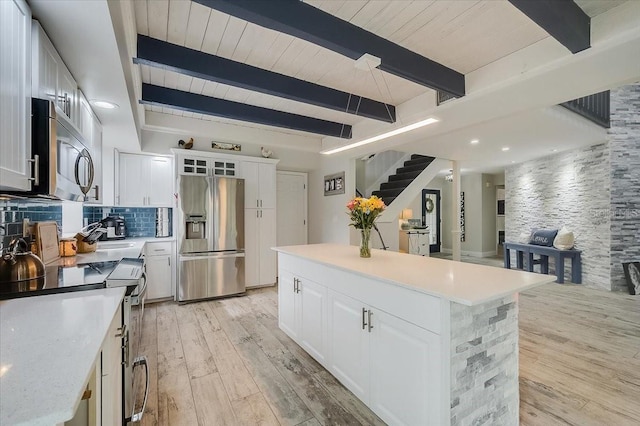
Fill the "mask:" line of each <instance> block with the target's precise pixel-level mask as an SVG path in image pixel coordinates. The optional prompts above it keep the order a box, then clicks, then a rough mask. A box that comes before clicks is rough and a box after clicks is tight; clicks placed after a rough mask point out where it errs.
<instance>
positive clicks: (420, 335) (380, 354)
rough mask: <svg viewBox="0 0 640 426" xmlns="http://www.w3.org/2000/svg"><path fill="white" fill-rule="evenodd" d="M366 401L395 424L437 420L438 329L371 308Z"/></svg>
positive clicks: (438, 403)
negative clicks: (368, 381) (369, 384)
mask: <svg viewBox="0 0 640 426" xmlns="http://www.w3.org/2000/svg"><path fill="white" fill-rule="evenodd" d="M371 324H372V326H373V329H372V333H371V375H370V377H371V387H370V391H371V397H370V407H371V409H372V410H373V411H375V412H376V413H377V414H378V415H379V416H380V418H382V420H384V421H385V422H387V423H389V424H394V425H427V424H433V425H439V424H441V418H440V407H441V404H440V398H443V397H444V398H448V397H449V396H448V395H440V386H441V378H440V374H441V372H440V371H439V368H440V367H439V366H440V358H441V356H440V344H439V337H438V335H436V334H434V333H431V332H429V331H427V330H425V329H423V328H420V327H417V326H415V325H413V324H411V323H409V322H407V321H404V320H401V319H399V318H397V317H394V316H392V315H389V314H387V313H385V312H382V311H379V310H375V309H373V315H372V319H371Z"/></svg>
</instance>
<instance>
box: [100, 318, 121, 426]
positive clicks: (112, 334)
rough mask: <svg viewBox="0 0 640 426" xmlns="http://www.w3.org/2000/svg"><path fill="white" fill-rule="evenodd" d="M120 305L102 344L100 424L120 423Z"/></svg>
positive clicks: (117, 425) (115, 424) (116, 424)
mask: <svg viewBox="0 0 640 426" xmlns="http://www.w3.org/2000/svg"><path fill="white" fill-rule="evenodd" d="M121 327H122V307H120V308H118V310H117V311H116V314H115V316H114V318H113V322H112V323H111V326H110V327H109V331H108V332H107V337H106V338H105V342H104V343H103V345H102V380H101V390H100V394H101V400H102V404H101V405H102V413H101V414H102V415H101V419H102V422H101V424H102V425H105V426H106V425H114V426H119V425H122V417H123V416H122V414H123V413H122V329H121Z"/></svg>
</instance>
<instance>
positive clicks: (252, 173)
mask: <svg viewBox="0 0 640 426" xmlns="http://www.w3.org/2000/svg"><path fill="white" fill-rule="evenodd" d="M242 177H243V178H244V179H245V192H244V200H245V201H244V203H245V204H244V205H245V207H246V208H262V209H275V208H276V165H275V164H271V163H258V162H252V161H244V162H243V163H242Z"/></svg>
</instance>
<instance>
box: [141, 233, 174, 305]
mask: <svg viewBox="0 0 640 426" xmlns="http://www.w3.org/2000/svg"><path fill="white" fill-rule="evenodd" d="M144 252H145V264H146V275H147V301H153V300H157V299H166V298H169V297H171V296H172V295H173V276H174V275H175V274H174V273H173V271H174V269H173V268H174V265H175V262H174V261H173V249H172V243H171V242H169V241H167V242H158V243H155V242H152V243H146V244H145V248H144Z"/></svg>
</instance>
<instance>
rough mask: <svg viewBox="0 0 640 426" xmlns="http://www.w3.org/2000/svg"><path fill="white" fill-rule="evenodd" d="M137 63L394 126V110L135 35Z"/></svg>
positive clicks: (228, 60) (330, 89)
mask: <svg viewBox="0 0 640 426" xmlns="http://www.w3.org/2000/svg"><path fill="white" fill-rule="evenodd" d="M137 55H138V56H137V57H136V58H134V59H133V62H135V63H136V64H144V65H149V66H152V67H156V68H163V69H166V70H169V71H174V72H177V73H180V74H185V75H189V76H191V77H197V78H201V79H204V80H209V81H215V82H217V83H222V84H227V85H229V86H234V87H240V88H243V89H247V90H252V91H255V92H260V93H265V94H268V95H273V96H278V97H281V98H285V99H291V100H293V101H298V102H303V103H306V104H310V105H315V106H319V107H322V108H327V109H332V110H334V111H340V112H346V113H349V114H354V115H357V116H361V117H367V118H371V119H374V120H380V121H384V122H386V123H394V122H395V121H396V108H395V106H393V105H389V104H385V103H384V102H378V101H375V100H372V99H368V98H363V97H362V96H358V95H354V94H350V93H347V92H342V91H340V90H336V89H332V88H330V87H325V86H321V85H319V84H315V83H310V82H308V81H304V80H299V79H297V78H293V77H289V76H286V75H283V74H278V73H275V72H272V71H267V70H264V69H261V68H257V67H254V66H251V65H247V64H243V63H240V62H236V61H232V60H230V59H226V58H222V57H220V56H216V55H210V54H208V53H204V52H201V51H199V50H193V49H189V48H186V47H182V46H178V45H175V44H171V43H168V42H166V41H162V40H157V39H154V38H151V37H147V36H144V35H141V34H138V53H137Z"/></svg>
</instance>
